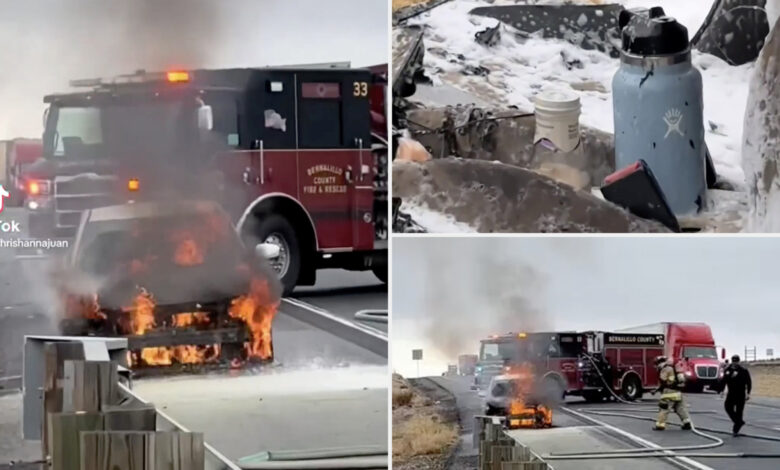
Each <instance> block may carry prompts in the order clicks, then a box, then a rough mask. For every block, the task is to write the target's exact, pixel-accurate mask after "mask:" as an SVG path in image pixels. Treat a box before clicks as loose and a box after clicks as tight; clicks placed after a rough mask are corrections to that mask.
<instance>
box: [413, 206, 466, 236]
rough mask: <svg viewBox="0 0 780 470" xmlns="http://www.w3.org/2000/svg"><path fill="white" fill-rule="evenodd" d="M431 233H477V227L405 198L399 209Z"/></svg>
mask: <svg viewBox="0 0 780 470" xmlns="http://www.w3.org/2000/svg"><path fill="white" fill-rule="evenodd" d="M399 210H400V211H401V212H404V213H406V214H408V215H410V216H411V217H412V220H414V221H415V222H416V223H417V224H418V225H420V226H421V227H422V228H424V229H425V230H427V231H428V232H430V233H477V229H476V228H474V227H472V226H470V225H469V224H465V223H463V222H458V221H456V220H455V217H453V216H451V215H446V214H443V213H441V212H438V211H434V210H432V209H430V208H429V207H428V206H427V205H425V204H417V203H415V202H411V201H407V200H404V202H403V204H401V207H400V209H399Z"/></svg>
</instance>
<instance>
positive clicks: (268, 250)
mask: <svg viewBox="0 0 780 470" xmlns="http://www.w3.org/2000/svg"><path fill="white" fill-rule="evenodd" d="M279 252H280V250H279V246H278V245H273V244H271V243H258V244H257V246H255V256H257V257H258V258H260V259H263V260H268V259H274V258H278V257H279Z"/></svg>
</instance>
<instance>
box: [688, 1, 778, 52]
mask: <svg viewBox="0 0 780 470" xmlns="http://www.w3.org/2000/svg"><path fill="white" fill-rule="evenodd" d="M765 7H766V0H716V1H715V2H714V3H713V5H712V9H711V10H710V13H709V14H708V15H707V18H706V19H705V20H704V24H703V25H702V26H701V28H700V29H699V31H698V32H697V33H696V35H695V36H694V37H693V39H692V40H691V44H692V45H693V46H694V47H695V48H696V49H698V50H699V51H701V52H706V53H708V54H712V55H714V56H716V57H719V58H721V59H723V60H725V61H726V62H728V63H729V64H731V65H742V64H746V63H748V62H753V61H754V60H756V58H757V57H758V54H759V52H761V48H762V47H764V42H765V41H766V36H767V34H769V29H770V27H769V22H768V21H767V14H766V10H765Z"/></svg>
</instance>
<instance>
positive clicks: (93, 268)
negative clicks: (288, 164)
mask: <svg viewBox="0 0 780 470" xmlns="http://www.w3.org/2000/svg"><path fill="white" fill-rule="evenodd" d="M82 224H83V225H84V227H82V228H81V229H80V231H79V236H78V237H77V240H76V243H75V246H74V249H73V251H72V254H71V258H70V260H69V261H68V263H67V267H66V271H67V272H68V274H69V275H68V276H65V277H64V278H65V279H66V281H65V282H62V283H61V284H60V292H61V294H62V299H63V301H64V306H63V312H64V318H63V319H62V321H61V329H62V332H63V333H65V334H71V335H73V334H75V335H93V336H124V337H126V338H127V340H128V357H127V365H128V366H129V367H131V368H133V369H135V370H136V371H140V370H151V369H153V368H157V369H160V367H161V366H168V367H167V369H170V368H180V369H193V368H194V367H198V368H203V367H204V366H203V365H209V366H211V365H213V366H230V367H241V366H242V365H244V364H248V363H264V362H269V361H272V360H273V342H272V323H273V319H274V317H275V315H276V313H277V309H278V307H279V302H280V295H281V286H280V285H279V281H278V278H277V277H276V276H275V275H274V274H273V271H272V270H271V268H270V266H268V265H267V262H266V261H265V260H261V259H258V258H257V257H256V256H255V255H254V254H253V253H252V252H250V250H248V249H247V248H246V247H244V246H243V244H242V243H241V241H240V240H239V238H238V237H237V236H236V234H235V232H234V230H233V227H232V225H231V224H230V221H229V218H228V216H227V215H226V214H224V213H223V212H222V210H221V209H219V207H218V206H216V205H214V204H211V203H204V202H200V203H197V202H196V203H176V204H174V203H169V204H160V203H138V204H127V205H123V206H112V207H106V208H100V209H94V210H92V211H89V213H88V214H87V216H86V217H83V218H82ZM85 279H87V280H88V282H84V281H83V280H85ZM79 280H81V281H79ZM85 286H90V288H85Z"/></svg>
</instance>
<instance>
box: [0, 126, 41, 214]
mask: <svg viewBox="0 0 780 470" xmlns="http://www.w3.org/2000/svg"><path fill="white" fill-rule="evenodd" d="M42 149H43V146H42V144H41V140H40V139H13V140H8V141H3V142H0V159H1V160H2V161H0V166H2V167H3V172H2V173H3V174H4V178H3V181H4V184H5V189H6V190H8V192H9V194H10V196H9V197H8V199H7V200H6V204H8V205H9V206H21V205H22V204H24V201H25V199H26V198H27V194H33V195H35V194H37V192H38V190H39V189H40V188H39V187H38V186H37V184H31V183H30V182H28V180H27V171H28V168H29V167H30V165H32V164H33V163H35V161H36V160H38V159H39V158H40V157H41V153H42Z"/></svg>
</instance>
